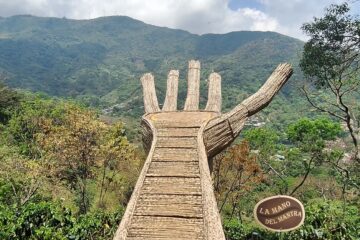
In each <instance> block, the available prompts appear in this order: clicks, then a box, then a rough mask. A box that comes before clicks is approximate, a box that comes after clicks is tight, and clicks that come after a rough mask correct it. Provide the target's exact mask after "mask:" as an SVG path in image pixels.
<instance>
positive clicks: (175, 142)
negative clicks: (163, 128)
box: [156, 137, 197, 148]
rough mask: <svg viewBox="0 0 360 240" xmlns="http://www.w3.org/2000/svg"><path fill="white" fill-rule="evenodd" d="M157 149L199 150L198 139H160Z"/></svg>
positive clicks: (157, 142)
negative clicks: (179, 148)
mask: <svg viewBox="0 0 360 240" xmlns="http://www.w3.org/2000/svg"><path fill="white" fill-rule="evenodd" d="M156 147H167V148H169V147H171V148H178V147H182V148H197V138H196V137H172V138H169V137H158V139H157V141H156Z"/></svg>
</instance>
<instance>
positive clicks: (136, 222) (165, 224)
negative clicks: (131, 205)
mask: <svg viewBox="0 0 360 240" xmlns="http://www.w3.org/2000/svg"><path fill="white" fill-rule="evenodd" d="M127 239H128V240H135V239H136V240H139V239H144V240H145V239H146V240H155V239H156V240H157V239H159V240H160V239H162V240H164V239H168V240H170V239H171V240H175V239H176V240H189V239H191V240H192V239H194V240H198V239H204V234H203V220H202V219H196V218H195V219H194V218H175V217H153V216H151V217H145V216H133V218H132V221H131V226H130V229H129V232H128V236H127Z"/></svg>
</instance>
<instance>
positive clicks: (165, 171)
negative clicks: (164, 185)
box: [146, 161, 199, 177]
mask: <svg viewBox="0 0 360 240" xmlns="http://www.w3.org/2000/svg"><path fill="white" fill-rule="evenodd" d="M146 176H152V177H199V164H198V163H197V162H184V161H183V162H155V161H153V162H152V163H151V164H150V168H149V170H148V172H147V174H146Z"/></svg>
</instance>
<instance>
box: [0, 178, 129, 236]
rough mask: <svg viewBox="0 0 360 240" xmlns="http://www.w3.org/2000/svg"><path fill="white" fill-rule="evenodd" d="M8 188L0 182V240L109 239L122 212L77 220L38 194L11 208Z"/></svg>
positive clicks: (62, 208)
mask: <svg viewBox="0 0 360 240" xmlns="http://www.w3.org/2000/svg"><path fill="white" fill-rule="evenodd" d="M22 184H25V183H22ZM11 188H12V187H11V186H10V185H9V184H7V183H6V182H5V181H0V238H1V239H4V240H5V239H9V240H10V239H44V240H45V239H48V240H50V239H59V240H60V239H109V238H111V237H112V236H113V235H114V233H115V230H116V228H117V225H118V223H119V221H120V219H121V216H122V213H123V210H122V209H118V210H117V211H115V212H114V213H111V214H109V213H105V212H100V211H97V212H94V213H88V214H86V215H81V216H79V217H78V216H76V215H75V214H74V213H73V212H72V211H71V210H69V209H67V208H65V207H63V206H62V204H61V203H60V202H56V201H52V200H50V199H46V198H43V197H42V196H40V195H37V196H36V197H34V198H32V200H31V201H29V202H27V203H26V204H24V205H22V206H17V205H12V204H10V202H9V199H12V198H13V195H12V190H11Z"/></svg>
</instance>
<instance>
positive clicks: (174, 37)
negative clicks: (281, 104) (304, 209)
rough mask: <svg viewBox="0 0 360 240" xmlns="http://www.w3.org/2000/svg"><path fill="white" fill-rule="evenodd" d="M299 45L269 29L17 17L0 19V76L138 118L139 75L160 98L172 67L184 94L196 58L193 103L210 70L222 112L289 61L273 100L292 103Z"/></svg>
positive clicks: (121, 18)
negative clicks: (190, 28) (210, 30)
mask: <svg viewBox="0 0 360 240" xmlns="http://www.w3.org/2000/svg"><path fill="white" fill-rule="evenodd" d="M302 46H303V42H301V41H300V40H297V39H294V38H291V37H288V36H284V35H281V34H278V33H275V32H250V31H240V32H231V33H227V34H205V35H196V34H191V33H189V32H186V31H183V30H175V29H169V28H164V27H156V26H152V25H149V24H145V23H143V22H141V21H138V20H134V19H131V18H129V17H124V16H114V17H102V18H97V19H92V20H70V19H65V18H62V19H60V18H43V17H34V16H28V15H21V16H13V17H8V18H0V77H1V78H3V79H5V82H6V83H7V84H9V85H10V86H13V87H16V88H24V89H30V90H32V91H42V92H46V93H48V94H50V95H55V96H66V97H74V98H77V99H82V100H83V101H85V102H87V103H89V104H91V105H95V106H100V107H102V108H109V107H111V106H115V108H114V109H115V110H116V111H118V112H119V113H120V114H121V115H131V116H139V115H141V114H142V113H143V109H142V99H141V89H140V81H139V78H140V76H141V75H142V74H143V73H145V72H154V73H155V78H156V81H157V82H156V86H157V90H158V96H159V99H163V98H164V93H165V87H166V84H165V80H166V75H167V72H168V71H169V70H170V69H172V68H177V69H180V81H181V82H180V92H179V94H180V98H184V97H185V95H186V85H185V83H186V81H185V79H186V65H187V61H188V60H189V59H199V60H201V62H202V69H203V70H202V83H201V89H202V90H201V96H202V99H201V104H202V105H204V103H205V102H206V96H207V87H206V81H204V80H205V79H206V78H207V76H208V74H209V73H210V72H211V71H217V72H219V73H220V74H221V75H222V77H223V99H224V108H225V109H229V108H231V107H232V106H234V105H235V104H236V103H238V102H239V101H240V100H242V99H243V98H244V97H246V96H247V95H248V94H250V93H253V92H254V91H256V90H257V88H258V87H259V86H260V85H261V84H262V83H263V81H264V80H265V79H266V77H267V76H268V75H269V74H270V73H271V71H272V70H273V69H274V68H275V67H276V66H277V64H279V63H280V62H285V61H286V62H290V63H292V64H293V65H294V66H295V74H294V77H293V78H292V80H291V82H290V83H289V84H288V85H287V86H286V88H285V90H284V91H282V96H281V97H280V98H279V99H282V100H283V101H285V102H286V101H292V100H291V98H287V96H290V95H291V96H292V95H294V93H296V89H295V88H294V87H293V85H294V84H296V79H298V78H299V76H300V74H299V71H298V70H297V64H298V59H299V55H300V53H301V50H302ZM160 102H161V103H162V100H160ZM181 104H183V101H180V105H181ZM111 109H112V108H111Z"/></svg>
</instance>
